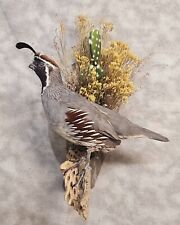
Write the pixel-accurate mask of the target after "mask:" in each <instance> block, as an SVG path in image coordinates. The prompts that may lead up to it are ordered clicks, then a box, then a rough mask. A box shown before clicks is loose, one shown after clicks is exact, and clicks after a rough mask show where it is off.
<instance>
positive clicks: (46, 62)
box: [16, 42, 169, 156]
mask: <svg viewBox="0 0 180 225" xmlns="http://www.w3.org/2000/svg"><path fill="white" fill-rule="evenodd" d="M16 47H17V48H18V49H22V48H28V49H30V50H31V51H32V52H33V53H34V60H33V62H32V63H31V64H30V65H29V67H30V68H31V69H32V70H34V71H35V73H36V74H37V75H38V77H39V78H40V80H41V83H42V90H41V98H42V104H43V107H44V111H45V114H46V116H47V119H48V122H49V125H50V126H51V128H52V129H53V130H54V131H55V132H57V134H59V135H60V136H62V137H63V138H65V139H66V140H68V141H69V142H71V143H74V144H75V145H80V146H85V147H87V148H85V149H86V150H87V152H88V154H87V155H89V156H90V154H91V152H93V151H103V152H108V151H111V150H114V149H115V147H116V146H117V145H119V144H120V143H121V141H122V140H123V139H127V138H129V137H147V138H150V139H154V140H158V141H162V142H167V141H169V140H168V138H166V137H164V136H162V135H160V134H158V133H156V132H153V131H150V130H148V129H146V128H143V127H140V126H138V125H136V124H134V123H132V122H131V121H129V120H128V119H127V118H125V117H123V116H121V115H120V114H119V113H117V112H115V111H113V110H110V109H107V108H105V107H103V106H100V105H97V104H95V103H92V102H90V101H88V100H87V99H86V98H84V97H82V96H81V95H79V94H77V93H75V92H73V91H71V90H70V89H69V88H67V87H66V85H64V84H63V82H62V78H61V71H60V68H59V67H58V65H57V63H56V62H55V61H53V60H52V59H50V58H49V57H48V56H46V55H43V54H40V53H37V52H36V51H35V50H34V49H33V48H32V47H31V46H30V45H28V44H26V43H24V42H19V43H17V44H16Z"/></svg>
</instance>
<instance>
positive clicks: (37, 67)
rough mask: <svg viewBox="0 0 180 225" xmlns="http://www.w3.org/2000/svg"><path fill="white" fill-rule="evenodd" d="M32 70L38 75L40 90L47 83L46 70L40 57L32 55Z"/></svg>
mask: <svg viewBox="0 0 180 225" xmlns="http://www.w3.org/2000/svg"><path fill="white" fill-rule="evenodd" d="M32 66H33V70H34V71H35V73H36V74H37V75H38V77H39V79H40V80H41V83H42V91H43V88H44V87H46V85H47V72H48V71H47V70H46V67H47V66H46V63H45V62H43V61H42V60H41V59H39V58H37V57H34V61H33V63H32Z"/></svg>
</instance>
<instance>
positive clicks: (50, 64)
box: [34, 55, 55, 69]
mask: <svg viewBox="0 0 180 225" xmlns="http://www.w3.org/2000/svg"><path fill="white" fill-rule="evenodd" d="M34 57H35V58H37V59H39V60H41V61H43V62H44V63H46V64H48V65H49V66H51V67H53V69H54V68H55V66H54V65H53V64H52V63H50V62H48V61H46V60H44V59H42V58H41V55H40V56H34Z"/></svg>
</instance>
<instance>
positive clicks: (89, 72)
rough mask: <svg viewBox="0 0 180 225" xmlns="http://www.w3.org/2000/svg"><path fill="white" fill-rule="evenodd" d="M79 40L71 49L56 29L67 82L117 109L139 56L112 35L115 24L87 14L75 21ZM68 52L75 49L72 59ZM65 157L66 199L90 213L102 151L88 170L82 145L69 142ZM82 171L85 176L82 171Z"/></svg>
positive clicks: (131, 89) (129, 92) (130, 89)
mask: <svg viewBox="0 0 180 225" xmlns="http://www.w3.org/2000/svg"><path fill="white" fill-rule="evenodd" d="M75 29H76V35H77V42H76V44H75V46H74V47H73V48H72V51H69V50H67V49H66V44H65V42H64V33H65V27H64V25H63V24H62V23H61V24H60V25H59V28H58V29H57V36H56V38H55V47H56V49H57V52H58V56H59V61H60V62H59V65H60V69H61V71H62V73H63V75H64V82H66V84H67V86H68V87H69V88H70V89H72V90H74V91H75V92H78V93H79V94H81V95H82V96H85V97H86V98H87V99H88V100H89V101H92V102H95V103H97V104H99V105H102V106H105V107H107V108H110V109H114V110H115V109H117V108H119V107H120V105H121V104H122V103H126V102H127V100H128V98H129V97H130V96H131V95H132V94H133V93H134V91H135V84H134V82H133V74H134V72H135V71H136V69H137V67H138V66H139V64H140V59H139V58H138V57H137V56H136V55H135V54H133V53H132V52H131V50H130V49H129V47H128V45H127V44H125V43H123V42H122V41H114V40H112V39H111V37H110V32H111V31H112V30H113V24H111V23H109V22H102V21H101V22H99V23H98V24H93V23H92V22H91V21H90V20H89V19H88V18H87V17H84V16H79V17H77V18H76V23H75ZM67 52H71V53H72V59H73V63H72V62H69V61H68V60H67V58H69V55H68V56H67ZM67 146H68V147H67V156H66V161H65V162H64V163H62V164H61V165H60V169H61V171H62V173H63V176H64V188H65V200H66V201H67V202H68V204H69V205H71V206H73V207H74V209H75V210H76V211H77V212H78V213H79V214H80V215H81V216H82V217H83V218H84V219H87V216H88V204H89V196H90V191H91V188H92V187H93V186H94V184H95V180H96V177H97V175H98V173H99V171H100V168H101V165H102V162H103V156H102V153H99V152H97V153H93V155H92V157H91V164H90V168H89V169H88V170H84V169H83V168H84V160H82V159H85V158H86V157H83V154H84V152H85V151H82V149H81V148H82V147H80V146H74V145H72V144H69V143H68V145H67ZM81 174H83V177H80V175H81Z"/></svg>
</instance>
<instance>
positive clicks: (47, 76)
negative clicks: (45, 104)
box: [42, 65, 50, 94]
mask: <svg viewBox="0 0 180 225" xmlns="http://www.w3.org/2000/svg"><path fill="white" fill-rule="evenodd" d="M45 72H46V86H44V87H43V92H44V90H45V89H46V88H47V87H48V86H49V82H50V81H49V68H48V66H47V65H46V66H45ZM43 92H42V94H43Z"/></svg>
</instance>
